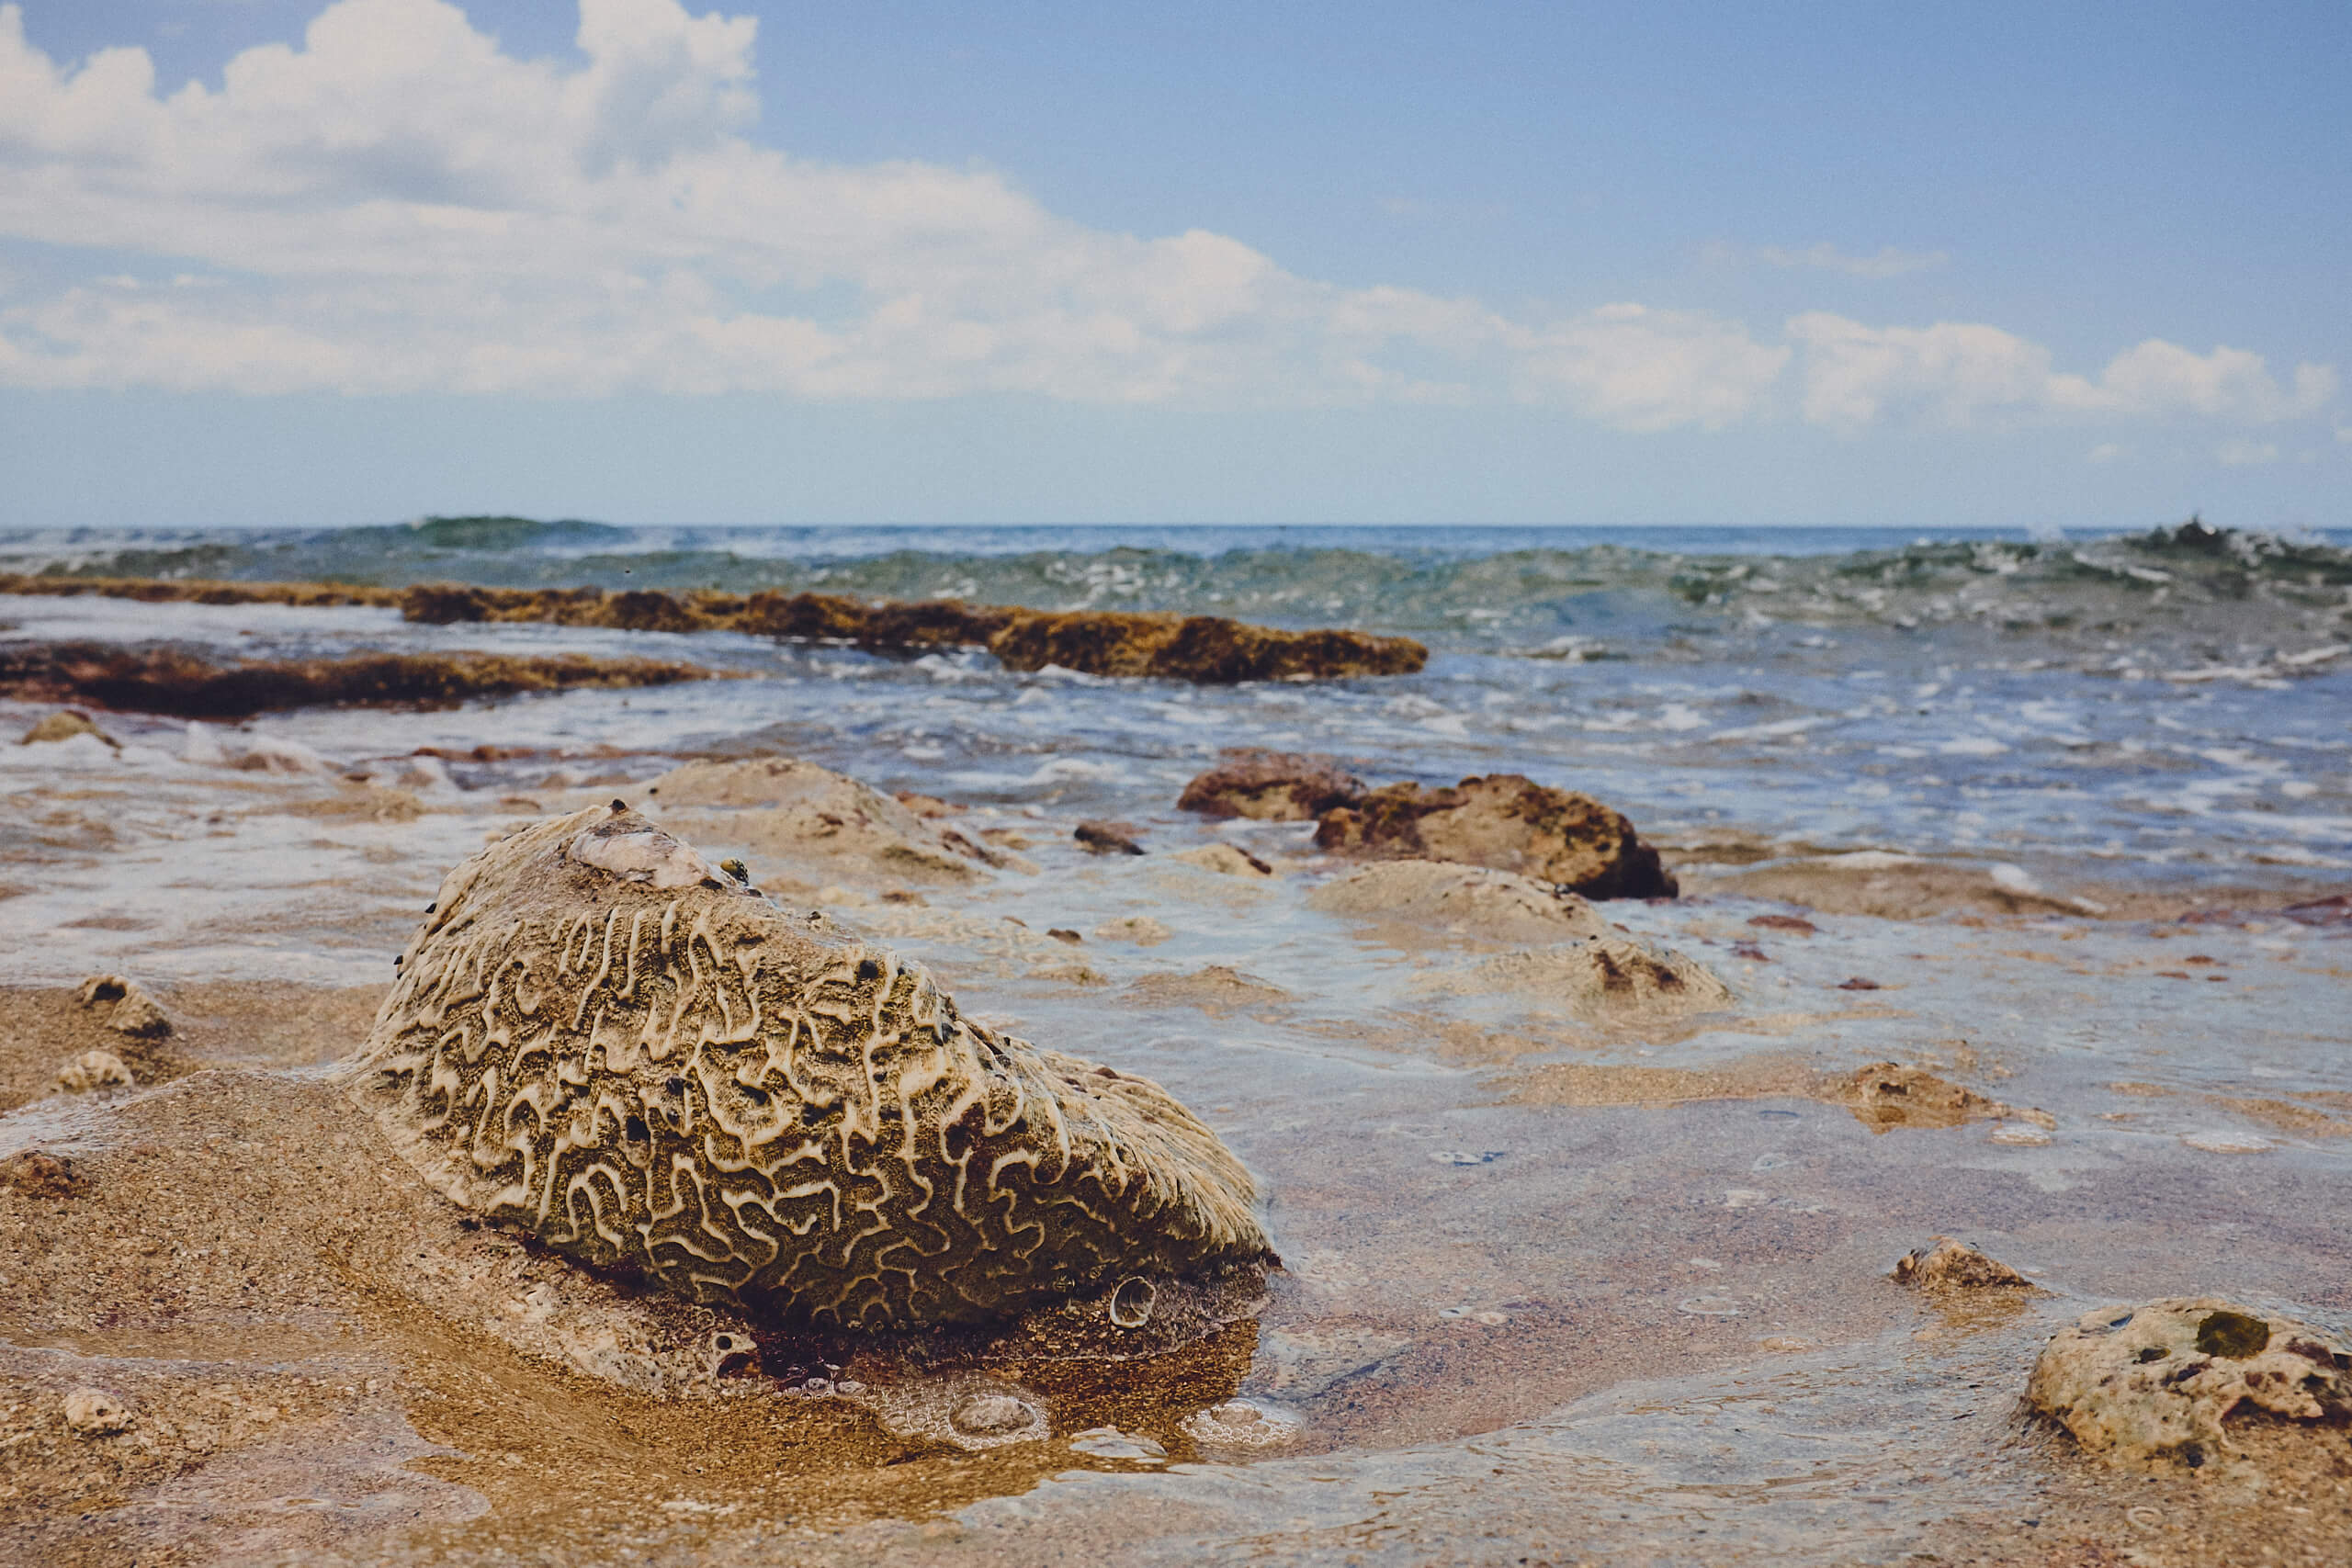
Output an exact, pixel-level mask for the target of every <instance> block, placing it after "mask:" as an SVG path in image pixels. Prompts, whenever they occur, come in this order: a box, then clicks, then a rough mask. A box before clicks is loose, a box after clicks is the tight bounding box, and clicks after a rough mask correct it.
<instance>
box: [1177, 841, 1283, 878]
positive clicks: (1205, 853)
mask: <svg viewBox="0 0 2352 1568" xmlns="http://www.w3.org/2000/svg"><path fill="white" fill-rule="evenodd" d="M1168 858H1169V859H1170V860H1172V861H1179V862H1182V863H1183V864H1185V865H1189V866H1196V867H1198V868H1199V869H1201V870H1203V871H1213V872H1215V873H1216V874H1218V875H1219V876H1238V877H1241V878H1244V879H1245V880H1249V881H1257V882H1262V881H1264V880H1266V879H1267V878H1269V877H1271V876H1272V875H1273V874H1274V868H1273V866H1272V864H1271V863H1268V862H1266V861H1262V860H1260V859H1259V858H1258V857H1257V856H1256V855H1253V854H1251V853H1250V852H1249V851H1248V850H1245V849H1243V848H1242V847H1241V846H1240V845H1238V844H1227V843H1214V844H1198V845H1195V846H1193V848H1192V849H1189V850H1182V851H1179V852H1177V853H1175V854H1172V855H1170V856H1169V857H1168Z"/></svg>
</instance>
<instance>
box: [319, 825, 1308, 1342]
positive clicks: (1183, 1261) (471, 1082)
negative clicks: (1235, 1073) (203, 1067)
mask: <svg viewBox="0 0 2352 1568" xmlns="http://www.w3.org/2000/svg"><path fill="white" fill-rule="evenodd" d="M344 1082H345V1085H346V1088H347V1092H348V1093H349V1094H350V1095H351V1097H352V1098H353V1099H354V1100H355V1101H356V1102H357V1103H358V1104H360V1105H362V1106H363V1107H366V1108H367V1109H368V1110H369V1111H372V1112H373V1114H374V1115H375V1117H376V1119H377V1121H378V1122H379V1125H380V1126H381V1127H382V1128H383V1129H384V1131H385V1132H386V1134H388V1135H389V1137H390V1140H391V1142H392V1144H393V1145H394V1147H396V1148H397V1149H398V1150H399V1151H400V1152H401V1155H402V1156H404V1157H405V1158H406V1159H407V1160H408V1161H409V1162H410V1163H411V1164H412V1165H413V1166H414V1167H415V1168H417V1169H418V1170H419V1171H420V1172H421V1173H423V1175H424V1178H425V1179H426V1180H427V1181H429V1182H430V1183H431V1184H432V1185H433V1186H434V1187H435V1189H437V1190H439V1191H441V1192H442V1193H443V1194H444V1195H446V1196H447V1197H448V1198H449V1199H450V1200H452V1201H455V1202H457V1203H458V1204H459V1205H461V1206H463V1207H465V1208H467V1209H469V1210H473V1211H476V1212H478V1213H481V1214H483V1215H485V1216H486V1217H488V1218H491V1219H492V1220H494V1221H497V1222H499V1223H501V1224H505V1225H508V1226H511V1227H513V1228H515V1229H518V1230H520V1231H523V1232H526V1233H527V1234H528V1235H532V1236H534V1237H536V1238H537V1240H538V1241H539V1242H540V1243H541V1244H543V1245H545V1246H547V1247H550V1248H552V1249H553V1250H555V1251H557V1252H559V1253H561V1254H564V1255H565V1256H568V1257H570V1258H574V1259H576V1260H578V1261H580V1262H582V1263H587V1264H591V1265H595V1266H599V1267H605V1268H612V1269H622V1270H627V1271H629V1272H633V1273H636V1274H639V1275H641V1276H643V1277H646V1278H648V1279H650V1280H653V1281H655V1282H657V1283H658V1284H660V1285H662V1286H663V1287H666V1288H667V1289H669V1290H671V1291H673V1292H676V1293H678V1294H681V1295H684V1296H688V1297H694V1298H698V1299H704V1300H711V1301H720V1302H729V1303H741V1304H743V1305H747V1306H753V1307H757V1308H760V1309H763V1310H765V1311H767V1312H770V1313H773V1314H775V1315H777V1316H779V1317H782V1318H784V1319H786V1320H787V1321H792V1322H799V1323H806V1324H810V1325H832V1326H837V1327H842V1328H883V1327H889V1326H912V1325H930V1324H939V1323H950V1322H980V1321H986V1320H989V1319H992V1318H998V1317H1002V1316H1007V1315H1011V1314H1016V1313H1019V1312H1022V1311H1023V1310H1025V1309H1027V1308H1030V1307H1032V1306H1037V1305H1043V1304H1048V1303H1055V1302H1057V1301H1061V1300H1065V1299H1068V1298H1070V1297H1073V1296H1076V1295H1080V1294H1083V1293H1085V1292H1090V1291H1095V1290H1103V1289H1109V1288H1110V1287H1111V1286H1113V1285H1114V1284H1116V1283H1117V1282H1119V1281H1120V1280H1124V1279H1126V1278H1128V1277H1130V1276H1141V1277H1144V1278H1147V1279H1149V1278H1152V1277H1155V1276H1158V1277H1163V1278H1187V1277H1190V1278H1210V1277H1217V1276H1222V1275H1226V1274H1228V1273H1229V1272H1230V1271H1232V1270H1236V1269H1242V1270H1247V1269H1255V1268H1257V1267H1259V1266H1261V1265H1262V1263H1263V1262H1264V1261H1265V1260H1267V1259H1268V1258H1270V1257H1271V1254H1270V1253H1269V1252H1268V1250H1267V1246H1266V1240H1265V1236H1264V1235H1263V1233H1262V1232H1261V1230H1260V1228H1259V1226H1258V1224H1257V1221H1256V1219H1255V1218H1254V1216H1253V1214H1252V1212H1251V1205H1252V1202H1253V1192H1252V1190H1251V1186H1250V1178H1249V1176H1248V1174H1247V1173H1246V1172H1245V1171H1244V1170H1243V1169H1242V1168H1241V1167H1240V1165H1239V1164H1238V1162H1237V1161H1236V1160H1235V1159H1234V1158H1233V1156H1231V1155H1230V1154H1229V1153H1228V1152H1227V1150H1226V1149H1225V1147H1224V1145H1221V1144H1219V1143H1218V1142H1217V1140H1216V1136H1215V1134H1212V1133H1210V1132H1209V1130H1208V1129H1207V1128H1205V1127H1204V1126H1203V1125H1202V1124H1201V1123H1200V1122H1197V1121H1195V1120H1194V1119H1193V1117H1192V1116H1191V1115H1190V1114H1189V1113H1188V1112H1187V1111H1185V1110H1184V1109H1183V1107H1182V1106H1181V1105H1179V1104H1177V1103H1176V1101H1175V1100H1172V1099H1171V1098H1170V1097H1169V1095H1168V1094H1167V1093H1166V1092H1165V1091H1164V1090H1162V1089H1159V1086H1157V1085H1156V1084H1152V1083H1150V1082H1148V1081H1147V1080H1144V1079H1140V1078H1133V1077H1125V1076H1123V1075H1121V1074H1119V1073H1116V1072H1114V1071H1112V1070H1111V1069H1110V1068H1107V1067H1097V1066H1092V1065H1091V1064H1089V1063H1086V1062H1081V1061H1079V1060H1077V1059H1075V1058H1073V1057H1069V1056H1065V1055H1060V1054H1059V1053H1057V1052H1053V1051H1047V1050H1041V1049H1039V1048H1038V1047H1036V1046H1034V1045H1032V1044H1030V1043H1027V1042H1025V1041H1022V1040H1017V1039H1013V1038H1012V1037H1010V1036H1007V1035H1003V1034H1000V1033H998V1032H995V1031H993V1030H990V1029H988V1028H986V1027H984V1026H982V1025H980V1024H978V1023H975V1022H973V1021H970V1020H969V1019H967V1018H965V1017H963V1016H962V1015H961V1014H960V1013H959V1012H958V1011H957V1010H956V1004H955V1002H954V1001H953V1000H952V999H951V998H947V997H946V996H944V995H942V994H941V993H940V991H939V990H938V988H937V987H935V986H934V985H933V982H932V979H931V976H929V975H928V974H927V973H925V972H924V971H923V970H922V968H921V967H920V966H918V965H915V964H909V963H906V962H903V961H901V960H900V959H899V958H898V957H896V956H895V955H893V954H892V953H888V952H887V951H883V950H881V949H877V948H874V947H870V946H867V945H865V943H863V942H857V941H853V940H849V939H847V938H845V937H843V936H842V934H841V933H840V932H839V931H838V930H837V929H835V928H832V927H831V926H830V925H829V924H827V923H825V922H822V921H809V920H805V919H801V918H799V917H795V916H787V915H786V914H785V913H784V912H782V911H780V910H779V909H777V908H775V906H774V905H773V904H771V903H770V902H769V901H768V900H766V899H765V898H763V897H760V896H759V895H757V894H755V893H753V892H752V891H751V890H750V889H748V888H746V887H744V886H741V884H739V883H737V882H735V881H734V880H733V879H732V878H729V877H728V876H726V875H725V874H722V873H721V872H720V871H719V870H718V868H717V867H715V866H713V865H711V864H710V863H708V862H707V861H706V860H705V859H704V858H703V857H702V856H701V855H700V854H699V853H698V852H695V850H694V849H693V848H691V847H690V846H688V845H687V844H685V843H684V842H682V841H680V840H677V839H675V838H673V837H672V836H671V835H670V834H668V833H666V832H664V831H662V829H659V828H657V827H655V826H654V825H653V824H652V823H651V822H650V821H649V820H647V819H646V818H643V817H641V816H639V815H637V814H636V813H634V812H630V811H627V810H620V809H613V810H605V809H597V810H592V811H585V812H580V813H576V814H574V815H572V816H570V817H560V818H550V819H549V820H548V821H544V822H541V823H538V824H537V825H535V826H533V827H531V828H528V829H524V830H523V831H521V832H519V833H516V834H515V835H513V836H511V837H508V838H506V839H503V840H500V841H499V842H498V843H496V844H494V845H492V847H491V848H489V849H487V850H485V851H484V852H482V853H481V854H479V855H477V856H475V857H474V858H472V859H471V860H469V861H467V862H465V863H463V864H461V865H459V866H458V868H457V869H456V870H454V871H453V872H451V873H450V874H449V876H448V877H447V880H446V881H445V882H444V883H443V884H442V887H441V892H440V897H438V899H437V900H436V901H435V908H434V912H433V914H432V915H431V916H430V918H429V919H427V920H426V921H425V923H424V926H423V927H421V928H420V929H419V931H418V932H417V934H416V936H415V937H414V938H413V940H412V941H411V942H410V943H409V945H408V948H407V951H406V952H405V953H403V954H402V957H401V978H400V980H399V982H398V983H397V984H396V985H395V986H394V987H393V989H392V992H391V994H390V997H388V998H386V1000H385V1003H384V1006H383V1009H382V1010H381V1011H380V1012H379V1014H378V1017H377V1021H376V1024H375V1028H374V1030H373V1031H372V1032H371V1033H370V1034H369V1036H368V1042H367V1043H366V1045H365V1046H364V1047H363V1049H362V1050H361V1052H360V1053H359V1055H358V1056H357V1057H356V1059H355V1060H354V1061H353V1062H352V1063H350V1064H348V1065H347V1066H346V1068H345V1078H344Z"/></svg>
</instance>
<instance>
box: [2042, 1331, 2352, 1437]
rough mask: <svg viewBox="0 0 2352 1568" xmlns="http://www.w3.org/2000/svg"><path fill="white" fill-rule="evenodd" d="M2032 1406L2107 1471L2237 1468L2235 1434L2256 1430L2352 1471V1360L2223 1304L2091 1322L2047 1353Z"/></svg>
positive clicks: (2336, 1345) (2320, 1337) (2338, 1345)
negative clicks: (2279, 1428)
mask: <svg viewBox="0 0 2352 1568" xmlns="http://www.w3.org/2000/svg"><path fill="white" fill-rule="evenodd" d="M2026 1398H2027V1400H2028V1401H2030V1403H2031V1404H2032V1405H2033V1407H2034V1408H2035V1409H2036V1410H2038V1411H2040V1412H2041V1414H2042V1415H2044V1416H2048V1417H2050V1418H2051V1419H2052V1420H2053V1421H2056V1422H2057V1423H2059V1424H2060V1425H2061V1426H2063V1427H2065V1428H2066V1430H2067V1431H2069V1432H2071V1433H2073V1434H2074V1437H2075V1441H2076V1442H2078V1443H2080V1444H2081V1445H2082V1446H2083V1448H2084V1450H2086V1451H2087V1452H2090V1453H2094V1454H2098V1455H2099V1456H2101V1457H2103V1458H2107V1459H2109V1460H2121V1461H2139V1462H2143V1463H2144V1462H2148V1461H2175V1462H2177V1463H2180V1464H2185V1465H2187V1466H2188V1467H2189V1468H2191V1469H2204V1468H2206V1467H2208V1466H2215V1467H2217V1468H2222V1469H2231V1468H2236V1467H2238V1466H2239V1465H2241V1464H2243V1463H2244V1462H2245V1454H2244V1453H2243V1451H2242V1450H2241V1449H2240V1447H2239V1445H2238V1444H2236V1443H2235V1442H2233V1440H2232V1427H2233V1426H2236V1427H2240V1428H2241V1429H2243V1428H2244V1427H2245V1426H2247V1425H2248V1424H2250V1423H2251V1422H2252V1421H2253V1420H2256V1419H2267V1420H2268V1421H2270V1422H2273V1423H2277V1424H2279V1425H2283V1426H2288V1427H2301V1428H2304V1429H2306V1431H2307V1432H2308V1435H2309V1436H2310V1437H2311V1438H2312V1442H2313V1444H2314V1445H2318V1444H2320V1443H2323V1442H2324V1445H2325V1450H2326V1451H2325V1452H2324V1453H2322V1452H2317V1451H2314V1452H2312V1455H2311V1457H2312V1460H2313V1461H2316V1462H2317V1463H2318V1464H2319V1465H2320V1466H2321V1467H2322V1468H2329V1469H2333V1468H2335V1467H2339V1466H2342V1465H2343V1464H2345V1463H2346V1460H2347V1459H2352V1452H2347V1450H2346V1445H2345V1442H2344V1437H2343V1433H2344V1431H2345V1429H2346V1427H2352V1349H2347V1348H2346V1347H2345V1345H2344V1344H2343V1343H2342V1342H2340V1341H2339V1340H2336V1339H2335V1338H2333V1337H2330V1336H2328V1335H2326V1334H2324V1333H2323V1332H2321V1331H2320V1330H2319V1329H2316V1328H2313V1327H2312V1325H2309V1324H2307V1323H2299V1322H2297V1321H2296V1320H2294V1319H2293V1318H2290V1317H2281V1316H2278V1315H2276V1314H2267V1313H2262V1312H2257V1311H2256V1310H2255V1309H2254V1308H2252V1307H2248V1306H2242V1305H2240V1304H2238V1303H2234V1302H2228V1301H2223V1300H2222V1299H2221V1298H2219V1297H2216V1296H2203V1297H2196V1298H2187V1297H2177V1296H2175V1297H2166V1298H2165V1299H2164V1300H2161V1301H2154V1302H2150V1303H2147V1304H2146V1305H2144V1306H2138V1307H2103V1308H2101V1309H2100V1310H2098V1311H2097V1312H2092V1313H2086V1314H2083V1316H2082V1317H2080V1318H2078V1319H2077V1320H2075V1323H2074V1324H2073V1325H2071V1326H2069V1327H2066V1328H2062V1329H2060V1330H2059V1331H2058V1332H2057V1334H2055V1335H2054V1336H2052V1338H2051V1340H2050V1343H2049V1344H2048V1345H2046V1346H2044V1347H2043V1348H2042V1351H2041V1357H2040V1358H2039V1359H2036V1360H2035V1362H2034V1365H2033V1376H2032V1377H2031V1379H2030V1381H2029V1382H2027V1384H2026ZM2270 1457H2272V1458H2274V1459H2275V1458H2276V1457H2277V1450H2271V1451H2270Z"/></svg>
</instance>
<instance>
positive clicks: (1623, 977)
mask: <svg viewBox="0 0 2352 1568" xmlns="http://www.w3.org/2000/svg"><path fill="white" fill-rule="evenodd" d="M1418 988H1419V989H1420V990H1422V991H1423V992H1425V993H1429V994H1445V993H1449V992H1450V993H1453V994H1456V995H1463V994H1467V995H1481V996H1482V995H1488V994H1491V993H1494V992H1497V991H1510V992H1515V993H1517V994H1519V995H1521V996H1525V997H1529V998H1534V999H1536V1000H1539V1001H1544V1002H1549V1003H1551V1004H1552V1005H1554V1006H1555V1007H1559V1008H1564V1009H1566V1010H1568V1011H1570V1012H1576V1013H1584V1014H1591V1015H1599V1016H1605V1017H1609V1018H1611V1019H1614V1020H1617V1021H1628V1020H1634V1019H1644V1020H1646V1019H1665V1018H1679V1017H1682V1016H1684V1015H1686V1014H1689V1013H1694V1012H1710V1011H1713V1010H1715V1009H1717V1008H1723V1007H1728V1006H1730V1005H1731V1002H1732V994H1731V987H1728V986H1725V985H1724V983H1723V982H1722V981H1721V980H1719V979H1717V978H1716V977H1715V976H1713V975H1712V974H1710V973H1708V972H1707V970H1706V969H1705V968H1703V967H1702V966H1701V965H1700V964H1695V963H1693V962H1691V960H1690V959H1688V958H1686V957H1684V956H1683V955H1682V954H1680V953H1674V952H1670V951H1668V950H1667V949H1665V948H1654V947H1651V946H1649V945H1647V944H1646V943H1644V942H1634V941H1631V940H1629V939H1627V938H1624V937H1622V936H1596V937H1590V938H1588V939H1586V940H1585V941H1582V942H1560V943H1557V944H1555V945H1554V946H1550V947H1539V948H1530V949H1525V950H1522V951H1520V952H1515V953H1498V954H1497V955H1496V956H1495V957H1492V958H1489V959H1486V960H1484V961H1483V962H1481V963H1478V964H1473V965H1471V966H1470V967H1469V968H1467V969H1466V970H1460V971H1455V972H1453V973H1449V974H1443V975H1437V976H1430V977H1429V978H1428V979H1426V980H1424V981H1422V982H1420V984H1419V987H1418Z"/></svg>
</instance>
